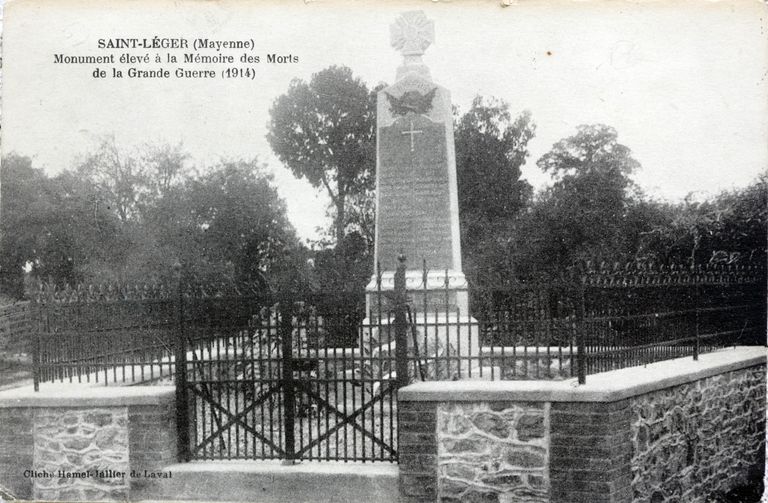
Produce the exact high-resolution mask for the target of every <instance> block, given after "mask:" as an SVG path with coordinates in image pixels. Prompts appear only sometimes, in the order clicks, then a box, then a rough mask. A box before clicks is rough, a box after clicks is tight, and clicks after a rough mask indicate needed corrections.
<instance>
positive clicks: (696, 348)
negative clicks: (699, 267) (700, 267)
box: [693, 271, 701, 360]
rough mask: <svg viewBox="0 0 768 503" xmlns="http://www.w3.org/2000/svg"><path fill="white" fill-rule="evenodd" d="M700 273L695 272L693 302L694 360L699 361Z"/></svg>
mask: <svg viewBox="0 0 768 503" xmlns="http://www.w3.org/2000/svg"><path fill="white" fill-rule="evenodd" d="M697 272H698V271H696V272H694V276H693V284H694V294H693V299H694V300H693V302H694V307H695V308H696V343H695V344H694V345H693V359H694V360H698V359H699V351H701V347H700V344H701V333H700V331H699V277H700V275H699V274H697Z"/></svg>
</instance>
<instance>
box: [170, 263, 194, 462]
mask: <svg viewBox="0 0 768 503" xmlns="http://www.w3.org/2000/svg"><path fill="white" fill-rule="evenodd" d="M173 269H174V275H175V280H176V285H175V286H176V299H175V302H174V304H175V307H176V313H175V314H176V334H175V335H176V337H175V339H176V340H175V341H174V342H175V344H174V348H175V354H174V362H175V370H176V376H175V380H176V433H177V437H176V439H177V447H176V454H177V456H178V459H179V461H189V459H190V452H189V403H188V400H187V344H186V334H185V333H184V285H183V280H182V274H181V264H179V263H178V262H177V263H176V264H174V266H173Z"/></svg>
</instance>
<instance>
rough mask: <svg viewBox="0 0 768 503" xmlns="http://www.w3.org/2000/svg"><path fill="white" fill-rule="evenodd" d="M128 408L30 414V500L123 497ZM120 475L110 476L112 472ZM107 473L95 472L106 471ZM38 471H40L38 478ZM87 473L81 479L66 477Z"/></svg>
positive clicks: (126, 458)
mask: <svg viewBox="0 0 768 503" xmlns="http://www.w3.org/2000/svg"><path fill="white" fill-rule="evenodd" d="M127 426H128V410H127V408H126V407H109V408H88V409H74V408H50V409H40V410H38V411H37V413H36V414H35V456H34V470H35V471H36V472H38V476H37V477H36V478H35V480H34V498H35V499H40V500H69V501H88V500H105V499H107V500H121V499H122V500H124V499H127V498H128V473H129V472H130V467H129V463H128V428H127ZM110 470H111V471H114V472H117V473H122V474H123V476H113V475H112V473H111V472H109V471H110ZM105 471H106V473H105V475H106V476H98V472H105ZM40 473H44V474H45V475H42V476H40ZM76 473H87V474H88V475H89V476H87V477H85V478H69V477H67V475H69V474H76Z"/></svg>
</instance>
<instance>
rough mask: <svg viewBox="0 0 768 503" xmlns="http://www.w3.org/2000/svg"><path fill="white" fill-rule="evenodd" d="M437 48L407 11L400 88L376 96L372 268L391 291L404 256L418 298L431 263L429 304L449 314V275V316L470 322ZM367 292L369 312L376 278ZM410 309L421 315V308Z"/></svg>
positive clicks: (400, 33)
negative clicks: (434, 69)
mask: <svg viewBox="0 0 768 503" xmlns="http://www.w3.org/2000/svg"><path fill="white" fill-rule="evenodd" d="M433 42H434V23H433V21H431V20H429V19H427V18H426V16H425V15H424V13H423V12H421V11H416V12H406V13H404V14H402V15H401V16H400V17H399V18H398V19H397V20H396V21H395V23H394V24H392V26H391V43H392V46H393V47H394V48H395V49H396V50H398V51H400V52H401V53H402V55H403V63H402V65H401V66H400V67H399V68H398V69H397V74H396V78H395V83H394V84H392V85H391V86H389V87H387V88H385V89H382V90H381V91H379V93H378V97H377V117H376V126H377V133H378V134H377V143H376V244H375V260H376V262H375V263H378V264H380V265H381V271H382V281H381V289H382V290H384V291H386V290H391V289H392V288H393V286H394V271H395V269H396V267H397V258H398V256H399V255H400V254H403V255H405V257H406V258H407V265H408V268H407V272H406V285H407V288H408V290H410V291H413V292H415V293H418V291H419V290H422V291H423V290H425V285H424V282H423V264H424V262H425V261H426V265H427V270H428V274H427V285H426V290H427V291H434V292H435V294H434V297H433V298H432V299H431V300H430V301H429V304H430V305H434V306H435V307H434V309H435V310H437V309H438V307H437V306H438V304H440V302H442V304H440V306H441V307H440V309H442V311H445V309H444V307H443V306H445V302H444V300H443V299H445V291H446V287H445V285H446V277H447V280H448V290H449V291H450V305H451V311H453V313H454V314H460V315H461V316H466V315H467V314H468V313H467V307H468V306H467V282H466V279H465V277H464V274H463V272H462V269H461V244H460V241H459V237H460V235H459V203H458V195H457V186H456V156H455V151H454V142H453V114H452V109H451V98H450V93H449V92H448V90H447V89H446V88H444V87H442V86H439V85H437V84H435V83H434V82H433V81H432V78H431V76H430V72H429V69H428V68H427V66H426V65H425V64H424V63H423V61H422V55H423V54H424V52H425V50H426V49H427V48H428V47H429V46H430V45H431V44H432V43H433ZM367 291H368V293H369V295H368V299H369V300H368V302H369V308H370V307H372V305H373V304H372V302H373V301H372V299H373V296H374V295H373V294H374V293H375V292H376V291H377V281H376V275H375V274H374V276H373V278H372V280H371V282H370V283H369V285H368V287H367ZM438 299H439V301H438ZM413 304H414V308H415V309H416V310H419V309H421V310H423V308H422V306H423V305H424V304H423V302H419V301H416V302H414V303H413Z"/></svg>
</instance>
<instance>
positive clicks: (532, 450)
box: [398, 347, 766, 503]
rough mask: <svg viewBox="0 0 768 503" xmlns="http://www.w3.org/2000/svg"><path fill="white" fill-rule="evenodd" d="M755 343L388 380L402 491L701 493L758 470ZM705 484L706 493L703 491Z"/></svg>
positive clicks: (662, 498)
mask: <svg viewBox="0 0 768 503" xmlns="http://www.w3.org/2000/svg"><path fill="white" fill-rule="evenodd" d="M765 360H766V357H765V348H759V347H757V348H756V347H751V348H735V349H730V350H724V351H722V352H720V353H713V354H707V355H701V357H700V359H699V361H694V360H692V359H691V358H685V359H678V360H670V361H666V362H658V363H654V364H650V365H647V366H645V367H636V368H628V369H621V370H617V371H612V372H606V373H603V374H596V375H590V376H589V377H588V379H587V384H586V385H582V386H578V385H576V383H575V380H574V379H569V380H564V381H554V380H548V381H543V380H542V381H520V380H518V381H495V382H481V381H456V382H422V383H416V384H413V385H411V386H407V387H405V388H403V389H401V390H400V391H399V394H398V400H399V407H400V409H401V410H403V411H405V416H404V417H402V418H401V420H400V424H399V438H400V445H399V450H400V493H401V500H402V501H403V502H405V503H416V502H419V503H427V502H430V503H431V502H435V501H439V502H440V503H458V502H470V503H471V502H483V503H513V502H520V503H523V502H533V503H547V502H552V503H698V502H701V503H705V502H706V501H713V500H712V499H711V498H713V497H716V496H717V495H719V494H725V493H728V492H729V491H731V490H732V489H734V488H736V487H737V486H740V485H744V484H748V483H754V480H752V479H751V478H750V477H755V476H757V477H758V480H759V475H760V474H762V473H763V471H764V464H765V461H764V455H763V453H764V450H765V411H766V404H765V401H766V391H765V389H766V365H765ZM708 498H710V499H708Z"/></svg>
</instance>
